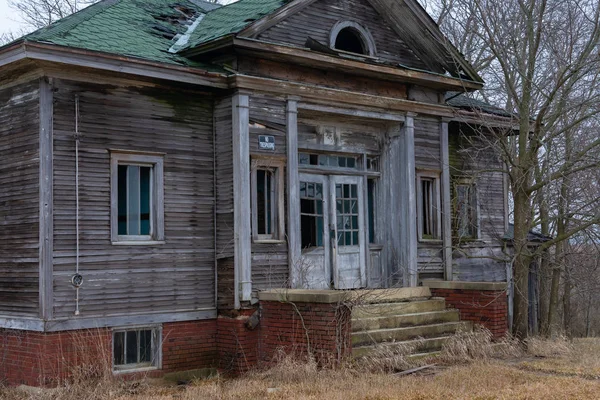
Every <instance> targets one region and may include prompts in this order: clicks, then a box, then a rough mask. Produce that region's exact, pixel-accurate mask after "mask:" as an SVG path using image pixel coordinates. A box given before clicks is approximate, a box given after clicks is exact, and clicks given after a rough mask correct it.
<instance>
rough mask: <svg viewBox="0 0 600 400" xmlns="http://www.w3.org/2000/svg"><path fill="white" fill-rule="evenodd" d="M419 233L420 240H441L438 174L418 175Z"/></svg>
mask: <svg viewBox="0 0 600 400" xmlns="http://www.w3.org/2000/svg"><path fill="white" fill-rule="evenodd" d="M417 224H418V225H417V228H418V229H417V231H418V235H419V240H421V241H425V240H440V239H441V236H442V229H441V212H440V180H439V175H438V174H436V173H419V174H417Z"/></svg>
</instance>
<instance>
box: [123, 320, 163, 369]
mask: <svg viewBox="0 0 600 400" xmlns="http://www.w3.org/2000/svg"><path fill="white" fill-rule="evenodd" d="M159 344H160V338H159V330H158V329H156V328H154V329H153V328H148V329H132V330H118V331H114V332H113V366H114V369H115V370H116V371H124V370H135V369H141V368H150V367H157V366H158V365H159V359H160V353H159V351H160V346H159Z"/></svg>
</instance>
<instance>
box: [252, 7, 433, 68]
mask: <svg viewBox="0 0 600 400" xmlns="http://www.w3.org/2000/svg"><path fill="white" fill-rule="evenodd" d="M338 21H355V22H358V23H359V24H361V25H362V26H364V27H365V28H367V29H368V30H369V32H370V33H371V35H372V36H373V39H374V41H375V46H376V47H377V57H379V58H380V59H382V60H384V61H387V62H389V63H394V64H398V63H399V64H404V65H407V66H410V67H414V68H420V69H425V65H424V64H423V62H422V61H421V60H420V59H419V58H418V57H417V56H416V55H415V54H414V53H413V51H412V50H411V49H410V47H409V46H408V45H407V44H406V43H405V42H404V41H403V40H402V38H400V37H399V36H398V35H397V34H396V32H395V31H394V30H393V29H392V28H391V26H390V25H389V24H388V23H387V21H386V20H385V19H384V18H383V17H382V16H381V15H380V14H379V13H378V12H377V11H376V10H375V9H374V8H373V7H372V6H371V5H370V4H369V2H368V1H366V0H318V1H316V2H315V3H313V4H311V5H309V6H307V7H306V8H304V9H302V10H301V11H299V12H297V13H295V14H293V15H291V16H290V17H288V18H286V19H284V20H283V21H282V22H281V23H279V24H277V25H275V26H273V27H271V28H269V29H267V30H266V31H264V32H263V33H262V34H260V35H259V36H258V38H259V39H262V40H268V41H272V42H281V43H287V44H291V45H295V46H299V47H304V46H305V43H306V39H308V37H311V38H313V39H315V40H317V41H319V42H320V43H321V44H324V45H326V46H328V45H329V33H330V31H331V28H333V26H334V25H335V24H336V23H337V22H338Z"/></svg>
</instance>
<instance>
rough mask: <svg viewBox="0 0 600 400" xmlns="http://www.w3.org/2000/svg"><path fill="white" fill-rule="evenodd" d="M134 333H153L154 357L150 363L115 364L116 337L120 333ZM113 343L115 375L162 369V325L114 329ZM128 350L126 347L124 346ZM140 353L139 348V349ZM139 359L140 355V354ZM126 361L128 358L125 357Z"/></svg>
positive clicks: (152, 348)
mask: <svg viewBox="0 0 600 400" xmlns="http://www.w3.org/2000/svg"><path fill="white" fill-rule="evenodd" d="M133 331H150V332H151V339H152V340H151V345H150V347H151V352H152V357H151V360H150V362H149V363H148V362H143V363H131V364H118V365H117V364H115V335H116V334H118V333H125V336H127V335H126V333H127V332H133ZM111 334H112V342H111V365H112V371H113V373H116V374H118V373H130V372H140V371H153V370H158V369H161V368H162V326H161V325H143V326H128V327H120V328H112V332H111ZM123 347H124V349H126V348H127V346H126V345H124V346H123ZM137 350H138V352H139V348H138V349H137ZM138 357H139V354H138ZM124 360H126V357H124Z"/></svg>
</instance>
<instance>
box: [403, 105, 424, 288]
mask: <svg viewBox="0 0 600 400" xmlns="http://www.w3.org/2000/svg"><path fill="white" fill-rule="evenodd" d="M415 116H416V114H414V113H406V120H405V123H404V129H403V130H402V139H403V148H402V149H401V155H402V157H401V158H402V166H403V168H404V171H403V172H402V173H401V175H402V179H401V181H400V182H401V183H400V187H401V188H403V191H402V193H403V194H402V197H403V199H402V200H403V203H404V204H405V207H404V208H403V210H402V214H401V215H402V226H403V227H404V229H403V231H404V240H403V241H404V248H403V249H402V253H403V255H404V257H402V262H403V263H404V265H405V266H406V271H407V276H405V278H404V284H405V285H406V286H412V287H414V286H417V283H418V278H419V277H418V265H417V223H416V218H415V217H416V215H417V191H416V176H415V174H416V173H415Z"/></svg>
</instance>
